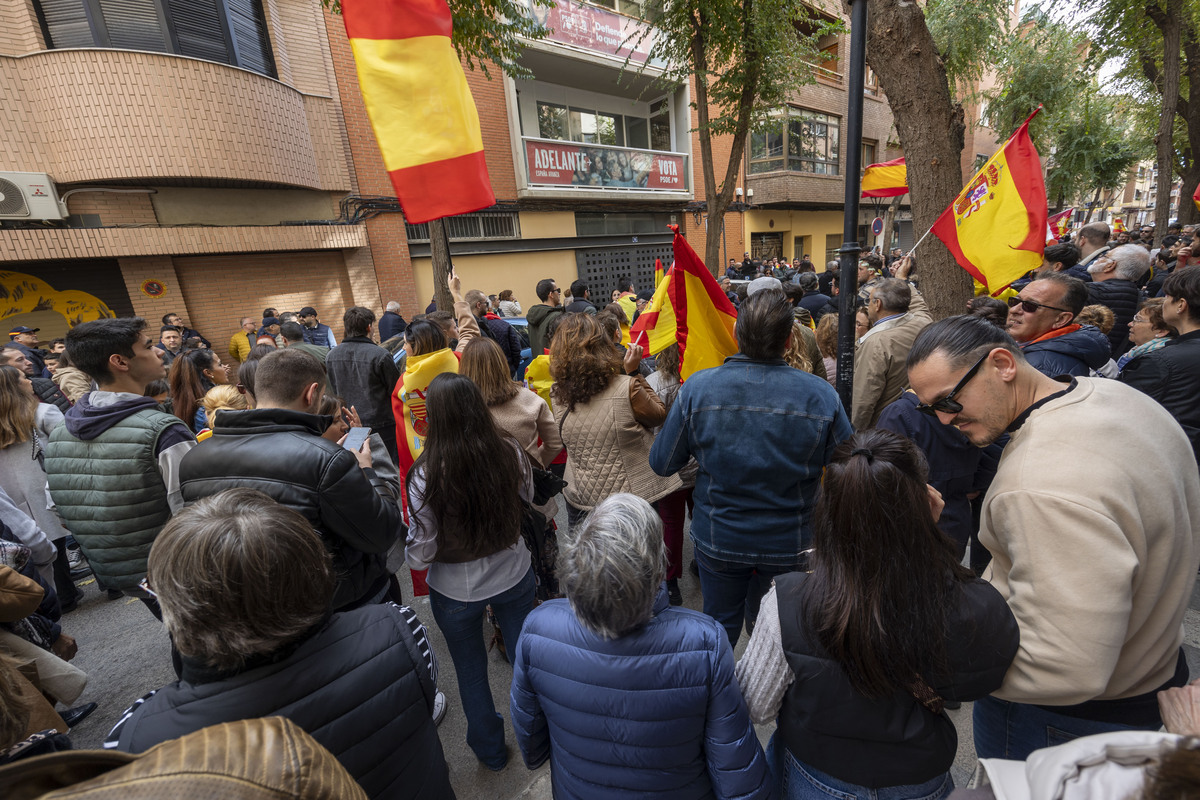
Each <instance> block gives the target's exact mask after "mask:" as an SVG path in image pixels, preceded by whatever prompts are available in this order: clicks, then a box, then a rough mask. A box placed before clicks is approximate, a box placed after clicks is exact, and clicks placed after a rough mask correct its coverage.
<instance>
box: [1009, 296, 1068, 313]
mask: <svg viewBox="0 0 1200 800" xmlns="http://www.w3.org/2000/svg"><path fill="white" fill-rule="evenodd" d="M1017 306H1020V307H1021V310H1022V311H1024V312H1025V313H1026V314H1033V313H1034V312H1036V311H1037V310H1038V309H1039V308H1048V309H1050V310H1051V311H1065V312H1066V313H1068V314H1070V313H1071V312H1070V310H1068V309H1065V308H1058V307H1057V306H1048V305H1045V304H1044V303H1035V302H1034V301H1032V300H1026V299H1025V298H1023V297H1010V298H1008V307H1009V308H1016V307H1017Z"/></svg>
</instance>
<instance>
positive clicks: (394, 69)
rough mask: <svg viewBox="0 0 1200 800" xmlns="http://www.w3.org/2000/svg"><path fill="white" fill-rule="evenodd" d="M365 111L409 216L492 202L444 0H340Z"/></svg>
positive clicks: (416, 219) (422, 218)
mask: <svg viewBox="0 0 1200 800" xmlns="http://www.w3.org/2000/svg"><path fill="white" fill-rule="evenodd" d="M342 19H343V20H344V21H345V23H346V34H347V36H349V37H350V46H351V48H352V49H353V51H354V61H355V64H356V65H357V67H358V83H359V87H360V89H361V90H362V96H363V102H364V103H365V104H366V108H367V115H368V116H369V117H370V118H371V127H372V128H374V129H375V138H376V139H377V140H378V141H379V150H380V152H381V153H382V155H383V164H384V167H385V168H386V169H387V171H388V175H389V176H391V179H392V185H393V186H394V187H395V189H396V196H397V197H398V198H399V199H400V205H401V206H402V207H403V208H404V216H405V217H406V218H407V219H408V221H409V222H411V223H414V224H415V223H420V222H428V221H429V220H432V219H438V218H439V217H446V216H451V215H453V214H465V213H467V212H468V211H476V210H478V209H481V208H487V207H488V206H492V205H495V203H496V197H495V195H494V194H493V192H492V185H491V181H490V180H489V178H488V171H487V163H486V162H485V161H484V156H483V135H482V133H481V132H480V128H479V113H478V111H477V110H476V108H475V100H474V98H472V97H471V90H470V88H469V87H468V86H467V78H466V75H465V74H464V73H463V69H462V64H461V63H460V62H459V59H458V55H457V54H456V53H455V52H454V47H453V46H452V45H451V43H450V32H451V28H452V27H453V20H452V18H451V16H450V9H449V8H448V7H447V6H446V0H342Z"/></svg>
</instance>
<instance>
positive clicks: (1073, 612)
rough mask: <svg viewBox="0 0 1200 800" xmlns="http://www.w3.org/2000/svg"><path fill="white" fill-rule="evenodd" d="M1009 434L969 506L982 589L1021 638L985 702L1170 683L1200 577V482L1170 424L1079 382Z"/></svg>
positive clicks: (1065, 698)
mask: <svg viewBox="0 0 1200 800" xmlns="http://www.w3.org/2000/svg"><path fill="white" fill-rule="evenodd" d="M1078 381H1079V385H1078V387H1077V388H1076V389H1074V390H1073V391H1070V392H1068V393H1067V394H1065V395H1063V396H1062V397H1058V398H1056V399H1054V400H1052V401H1050V402H1049V403H1047V404H1046V405H1044V406H1042V407H1041V408H1038V409H1037V410H1035V411H1034V412H1033V413H1031V414H1030V415H1029V417H1028V419H1027V420H1026V421H1025V423H1024V424H1023V425H1022V426H1021V427H1020V428H1019V429H1018V430H1017V431H1015V432H1014V433H1013V435H1012V440H1011V442H1010V443H1009V445H1008V447H1006V448H1005V450H1004V456H1003V457H1002V458H1001V460H1000V466H999V468H998V471H997V472H996V478H995V480H994V481H993V482H992V486H991V488H990V489H989V491H988V494H987V497H986V498H985V500H984V504H983V516H982V521H981V525H980V531H979V539H980V541H981V542H983V544H984V546H985V547H987V549H988V550H990V551H991V552H992V555H993V557H994V558H993V561H992V565H991V567H990V568H989V570H988V572H987V573H986V574H985V575H984V577H985V578H986V579H987V580H989V581H991V583H992V585H993V586H995V587H996V589H997V590H999V592H1000V594H1001V595H1003V596H1004V598H1005V599H1006V600H1007V601H1008V605H1009V607H1010V608H1011V609H1012V612H1013V615H1014V616H1015V617H1016V619H1017V623H1018V624H1019V625H1020V629H1021V646H1020V650H1018V652H1017V657H1016V659H1015V660H1014V661H1013V664H1012V666H1011V667H1010V668H1009V670H1008V674H1007V675H1006V676H1005V678H1004V684H1003V686H1001V687H1000V689H999V690H998V691H997V692H996V693H995V694H996V696H997V697H999V698H1002V699H1004V700H1010V701H1015V702H1023V703H1038V704H1043V705H1072V704H1075V703H1080V702H1084V701H1086V700H1092V699H1116V698H1122V697H1131V696H1134V695H1137V694H1142V693H1145V692H1148V691H1151V690H1152V689H1155V688H1156V687H1158V686H1160V685H1161V684H1162V683H1164V682H1165V681H1166V680H1167V679H1168V678H1169V677H1171V675H1172V674H1173V672H1174V670H1175V663H1176V658H1177V656H1178V651H1179V645H1180V642H1181V641H1182V638H1183V625H1182V623H1183V615H1184V612H1185V611H1186V609H1187V605H1188V599H1189V598H1190V596H1191V593H1192V585H1193V584H1194V583H1195V580H1196V569H1197V566H1198V565H1200V476H1198V475H1197V470H1196V462H1195V459H1194V458H1193V456H1192V451H1191V445H1190V444H1189V443H1188V439H1187V437H1186V436H1185V435H1184V433H1183V430H1182V429H1181V428H1180V427H1179V424H1178V423H1176V422H1175V420H1174V419H1172V418H1171V416H1170V415H1169V414H1168V413H1167V412H1166V411H1165V410H1164V409H1163V408H1162V406H1160V405H1159V404H1158V403H1156V402H1154V401H1153V400H1152V399H1150V398H1149V397H1147V396H1146V395H1144V394H1142V393H1141V392H1138V391H1137V390H1134V389H1130V387H1128V386H1125V385H1124V384H1120V383H1117V382H1116V381H1111V380H1104V379H1091V378H1079V379H1078Z"/></svg>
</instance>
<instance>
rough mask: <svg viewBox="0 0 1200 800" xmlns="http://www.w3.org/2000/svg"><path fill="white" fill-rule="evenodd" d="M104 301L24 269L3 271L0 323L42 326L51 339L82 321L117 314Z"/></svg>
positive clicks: (44, 336) (45, 336) (42, 336)
mask: <svg viewBox="0 0 1200 800" xmlns="http://www.w3.org/2000/svg"><path fill="white" fill-rule="evenodd" d="M115 316H116V314H114V313H113V312H112V309H110V308H109V307H108V306H107V305H105V303H104V301H102V300H100V299H99V298H96V297H93V296H92V295H90V294H88V293H87V292H80V291H76V290H74V289H68V290H66V291H61V292H60V291H58V290H57V289H55V288H54V287H53V286H50V285H49V284H48V283H46V282H45V281H44V280H42V279H41V278H35V277H34V276H32V275H26V274H25V273H23V272H8V271H0V323H3V325H6V326H8V327H5V328H4V330H5V331H7V330H8V329H9V328H10V327H12V326H14V325H26V326H28V327H30V328H41V333H40V334H39V338H40V339H41V340H42V341H49V340H50V339H52V338H54V337H56V336H62V335H64V334H65V333H66V332H67V331H68V330H70V329H71V328H74V327H75V326H76V325H78V324H79V323H81V322H90V321H91V320H94V319H108V318H112V317H115Z"/></svg>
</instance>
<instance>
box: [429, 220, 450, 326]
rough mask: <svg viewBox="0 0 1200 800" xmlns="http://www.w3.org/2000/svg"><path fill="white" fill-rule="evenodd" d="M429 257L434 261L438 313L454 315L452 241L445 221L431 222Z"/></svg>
mask: <svg viewBox="0 0 1200 800" xmlns="http://www.w3.org/2000/svg"><path fill="white" fill-rule="evenodd" d="M429 255H430V258H431V260H432V261H433V299H434V302H436V303H437V307H438V311H449V312H451V313H454V298H452V297H451V296H450V282H449V278H450V270H452V269H454V265H453V264H452V263H451V262H450V239H449V238H448V237H447V235H446V221H445V220H444V219H440V218H439V219H435V220H430V222H429Z"/></svg>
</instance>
